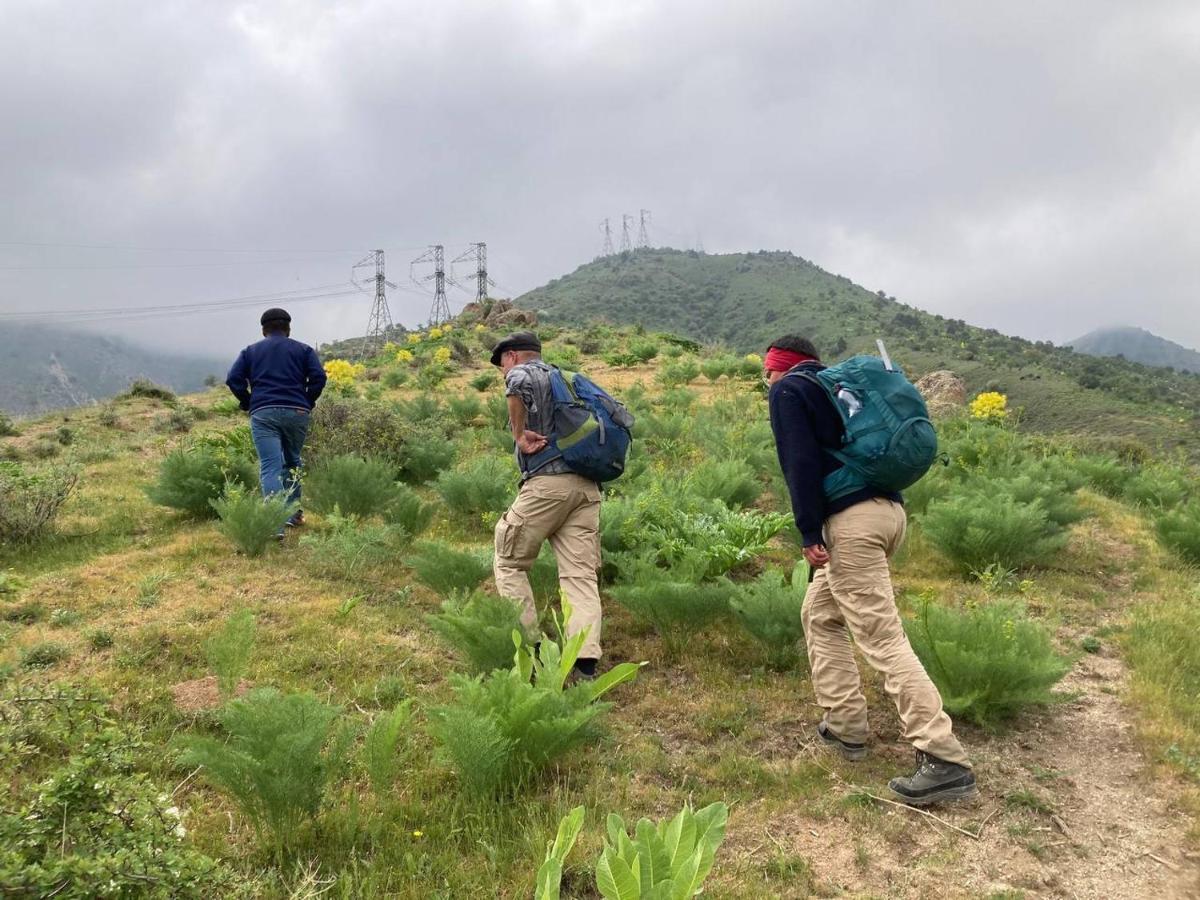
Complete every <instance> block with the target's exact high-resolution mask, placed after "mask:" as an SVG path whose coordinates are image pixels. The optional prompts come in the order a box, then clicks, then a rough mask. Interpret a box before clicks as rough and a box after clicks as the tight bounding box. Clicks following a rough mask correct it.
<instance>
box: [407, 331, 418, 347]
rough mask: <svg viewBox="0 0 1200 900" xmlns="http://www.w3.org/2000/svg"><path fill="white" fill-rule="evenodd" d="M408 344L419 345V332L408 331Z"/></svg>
mask: <svg viewBox="0 0 1200 900" xmlns="http://www.w3.org/2000/svg"><path fill="white" fill-rule="evenodd" d="M408 342H409V343H410V344H419V343H421V332H419V331H410V332H409V333H408Z"/></svg>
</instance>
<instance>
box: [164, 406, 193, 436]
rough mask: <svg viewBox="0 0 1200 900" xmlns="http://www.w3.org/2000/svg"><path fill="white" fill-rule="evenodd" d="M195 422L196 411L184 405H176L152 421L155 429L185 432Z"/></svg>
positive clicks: (175, 432)
mask: <svg viewBox="0 0 1200 900" xmlns="http://www.w3.org/2000/svg"><path fill="white" fill-rule="evenodd" d="M194 424H196V413H195V412H194V411H192V410H191V409H190V408H188V407H186V406H176V407H175V408H173V409H172V410H171V411H170V412H168V413H166V414H165V415H164V416H162V417H161V418H159V419H158V420H157V421H156V422H155V423H154V428H155V430H157V431H167V432H172V433H174V434H186V433H187V432H189V431H191V430H192V426H193V425H194Z"/></svg>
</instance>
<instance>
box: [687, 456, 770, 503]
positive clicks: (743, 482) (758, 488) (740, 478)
mask: <svg viewBox="0 0 1200 900" xmlns="http://www.w3.org/2000/svg"><path fill="white" fill-rule="evenodd" d="M687 480H688V484H689V485H690V486H691V489H692V490H693V491H695V492H696V493H697V494H699V495H700V496H701V497H707V498H709V499H710V500H720V501H721V502H722V503H724V504H725V505H726V506H728V507H729V508H730V509H739V508H745V507H748V506H753V505H754V501H755V500H757V499H758V498H759V496H760V495H761V494H762V491H763V486H762V483H761V482H760V481H759V480H758V478H757V477H756V476H755V473H754V469H753V468H751V466H750V465H749V463H746V462H743V461H742V460H740V459H724V460H708V461H706V462H702V463H700V465H698V466H696V468H694V469H692V471H691V472H690V473H688V476H687Z"/></svg>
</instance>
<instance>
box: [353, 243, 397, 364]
mask: <svg viewBox="0 0 1200 900" xmlns="http://www.w3.org/2000/svg"><path fill="white" fill-rule="evenodd" d="M372 265H373V266H374V267H375V300H374V302H373V303H372V304H371V315H370V317H369V318H368V319H367V333H366V335H365V336H364V337H363V341H362V344H360V345H359V350H358V355H359V358H360V359H366V358H367V357H369V356H374V355H375V354H376V353H378V352H379V351H380V350H382V349H383V345H384V344H385V343H386V342H387V339H388V334H389V333H390V332H391V330H392V311H391V310H390V309H388V302H387V289H388V288H389V287H391V288H394V287H396V285H394V284H393V283H392V282H390V281H388V280H387V276H386V275H385V274H384V268H383V251H382V250H376V251H375V252H374V253H369V254H367V255H366V256H365V257H363V258H362V259H361V260H360V261H359V262H357V263H355V264H354V265H353V266H352V267H351V269H350V280H351V281H353V282H354V283H355V284H357V285H359V287H362V285H361V284H359V282H358V281H357V280H356V279H355V274H356V272H355V269H359V268H365V267H369V266H372Z"/></svg>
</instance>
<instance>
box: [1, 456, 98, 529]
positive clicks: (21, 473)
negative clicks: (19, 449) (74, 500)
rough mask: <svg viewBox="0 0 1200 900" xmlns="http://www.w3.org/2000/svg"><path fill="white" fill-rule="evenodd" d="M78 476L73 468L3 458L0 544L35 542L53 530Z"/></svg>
mask: <svg viewBox="0 0 1200 900" xmlns="http://www.w3.org/2000/svg"><path fill="white" fill-rule="evenodd" d="M78 480H79V476H78V475H77V473H76V472H75V470H74V469H69V468H63V467H55V468H44V469H36V470H26V469H23V468H22V467H21V466H20V465H18V464H16V463H9V462H0V544H10V543H11V544H29V543H33V542H34V541H37V540H39V539H40V538H42V537H44V536H45V535H46V534H47V533H49V532H50V531H52V530H53V529H54V522H55V519H57V518H58V514H59V511H60V510H61V509H62V506H63V504H64V503H66V502H67V500H68V499H69V498H70V496H71V494H72V493H73V492H74V491H75V486H76V484H77V483H78Z"/></svg>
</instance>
